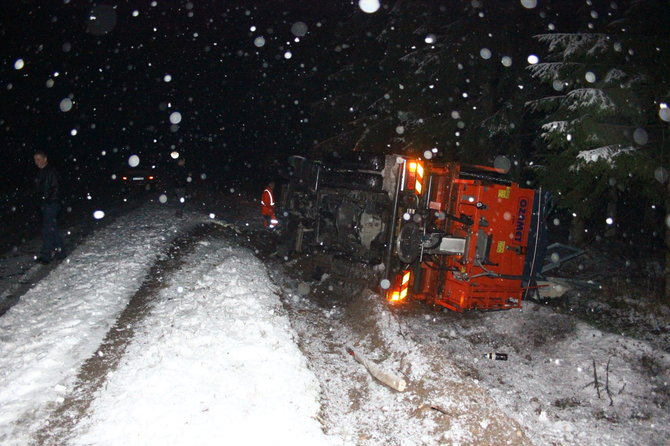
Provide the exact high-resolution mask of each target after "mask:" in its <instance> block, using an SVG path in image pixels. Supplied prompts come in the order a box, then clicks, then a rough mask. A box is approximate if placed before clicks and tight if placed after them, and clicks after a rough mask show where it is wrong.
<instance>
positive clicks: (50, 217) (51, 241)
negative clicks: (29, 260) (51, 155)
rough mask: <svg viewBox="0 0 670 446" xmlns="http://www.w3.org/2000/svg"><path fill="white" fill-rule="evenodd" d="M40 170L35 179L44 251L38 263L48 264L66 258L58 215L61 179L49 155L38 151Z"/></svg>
mask: <svg viewBox="0 0 670 446" xmlns="http://www.w3.org/2000/svg"><path fill="white" fill-rule="evenodd" d="M33 159H34V161H35V165H36V166H37V168H38V169H39V171H38V172H37V177H36V178H35V185H36V188H37V199H38V200H39V203H40V210H41V211H42V250H41V252H40V256H39V257H38V258H37V259H36V261H37V262H39V263H43V264H47V263H49V262H50V261H51V260H52V259H54V258H57V259H63V258H65V251H63V239H62V238H61V236H60V233H59V232H58V221H57V220H58V213H59V212H60V208H61V202H60V200H61V189H60V179H59V177H58V172H57V171H56V169H55V168H54V167H53V166H52V165H51V164H49V159H48V157H47V154H46V153H45V152H44V151H42V150H38V151H36V152H35V154H34V155H33Z"/></svg>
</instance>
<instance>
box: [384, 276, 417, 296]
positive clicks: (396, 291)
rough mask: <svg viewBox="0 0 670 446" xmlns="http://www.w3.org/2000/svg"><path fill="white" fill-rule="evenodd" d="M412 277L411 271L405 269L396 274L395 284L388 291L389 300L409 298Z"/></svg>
mask: <svg viewBox="0 0 670 446" xmlns="http://www.w3.org/2000/svg"><path fill="white" fill-rule="evenodd" d="M411 278H412V272H411V271H403V272H402V273H400V274H398V275H397V276H396V278H395V281H394V282H395V283H394V286H393V287H392V288H391V289H390V290H388V292H387V293H386V298H387V299H388V300H389V302H401V301H403V300H405V299H406V298H407V293H408V292H409V281H410V279H411Z"/></svg>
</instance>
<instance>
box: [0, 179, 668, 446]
mask: <svg viewBox="0 0 670 446" xmlns="http://www.w3.org/2000/svg"><path fill="white" fill-rule="evenodd" d="M219 198H221V197H219ZM228 198H230V199H229V200H221V201H220V202H214V201H212V202H210V203H208V204H207V205H202V206H201V207H200V209H199V210H196V208H197V206H194V207H192V208H191V211H190V212H188V213H187V215H186V217H185V218H183V219H176V218H175V217H174V215H173V213H174V210H173V209H172V208H170V207H169V205H161V204H159V203H158V202H148V203H147V204H146V205H144V206H142V207H140V208H138V209H136V210H132V211H131V212H130V213H128V214H127V215H125V216H121V217H118V218H115V219H113V221H111V222H110V223H109V224H107V225H106V226H104V227H101V228H100V229H98V230H97V231H96V232H94V233H92V234H91V235H89V236H88V237H87V238H85V239H84V240H83V241H82V242H81V243H80V244H79V245H78V246H77V247H76V249H74V251H73V252H71V253H70V255H69V256H68V259H67V260H66V261H64V262H62V263H60V264H59V265H57V266H56V267H54V268H53V269H52V270H51V271H50V272H49V274H48V275H47V276H46V277H44V278H42V279H41V280H40V281H39V283H38V284H37V285H36V286H35V287H33V288H32V289H30V290H29V291H27V292H26V293H25V294H24V295H23V296H21V299H20V300H19V302H18V303H17V304H16V305H15V306H13V307H12V308H11V309H10V310H9V311H8V312H7V313H6V314H5V315H3V316H2V317H0V342H1V344H0V443H1V444H3V445H24V444H34V443H37V444H57V445H61V444H71V445H99V444H100V445H118V444H129V445H133V444H138V445H139V444H145V445H161V446H162V445H191V444H222V443H224V444H228V443H230V444H250V445H255V444H277V445H282V444H290V445H296V444H309V445H316V444H337V445H438V444H462V445H465V444H472V445H475V444H512V445H518V444H538V445H553V444H565V445H581V444H602V445H650V444H658V445H661V444H668V442H670V423H669V421H670V419H669V418H670V414H669V411H668V408H669V405H670V391H669V390H668V389H669V387H668V380H670V376H669V375H668V374H669V370H670V367H669V366H670V357H669V356H668V354H667V353H666V352H665V351H663V350H662V349H661V348H659V347H657V346H654V345H652V344H651V343H648V342H645V341H641V340H638V339H634V338H631V337H628V336H623V335H620V334H616V333H608V332H603V331H601V330H598V329H596V328H594V327H592V326H590V325H588V324H586V323H585V322H582V321H580V320H578V319H577V318H576V317H574V316H572V315H570V314H565V313H559V312H557V311H556V309H554V308H551V307H547V306H543V305H539V304H535V303H531V302H528V303H526V304H525V305H524V308H523V309H522V310H520V311H516V310H515V311H501V312H488V313H486V312H471V313H465V314H456V313H452V312H446V311H435V310H433V309H430V308H428V307H427V306H425V305H423V304H420V303H412V304H410V305H406V306H403V307H399V308H395V307H389V306H387V305H386V304H385V303H384V302H383V301H382V300H381V299H380V298H379V296H376V295H375V294H374V293H372V292H371V291H369V290H365V289H364V288H363V287H359V286H356V285H351V284H347V283H346V282H343V281H341V280H340V279H338V278H337V277H335V276H330V275H328V274H326V275H322V276H321V277H314V275H309V274H301V273H302V272H303V271H305V270H306V268H307V264H308V263H309V258H308V259H293V260H287V259H282V258H277V256H268V254H269V253H270V252H271V251H272V249H270V247H269V246H268V244H269V243H270V241H271V238H268V237H267V234H264V233H263V232H262V229H260V228H259V225H258V221H257V218H258V216H257V215H256V214H257V212H256V211H257V209H256V206H255V204H254V201H253V199H248V200H247V199H244V198H243V197H241V196H239V195H237V194H235V193H234V192H233V191H232V190H231V195H230V197H228ZM210 212H213V213H214V214H216V219H211V218H210V216H209V214H210ZM5 260H6V259H5ZM3 261H4V260H3ZM33 268H42V267H37V266H35V267H33ZM361 290H362V292H360V291H361ZM661 323H662V322H661ZM665 323H667V321H665ZM346 347H352V348H354V349H355V350H356V351H357V352H358V353H360V354H362V355H364V356H365V357H367V358H368V359H369V360H372V361H373V362H375V363H377V364H378V365H379V366H380V367H381V368H382V369H383V370H385V371H387V372H389V373H392V374H396V375H398V376H401V377H403V378H404V379H406V380H407V382H408V388H407V390H406V391H404V392H402V393H400V392H396V391H394V390H392V389H390V388H388V387H386V386H384V385H382V384H381V383H379V382H378V381H376V380H375V379H374V378H373V377H371V375H370V374H369V373H368V372H367V371H366V370H365V368H363V366H362V365H361V364H359V363H358V362H356V361H355V360H354V359H353V358H352V357H351V356H349V355H348V354H347V353H346ZM495 351H499V352H505V353H507V354H508V355H509V359H508V360H507V361H493V360H488V359H484V358H483V355H484V354H485V353H489V352H495ZM608 362H609V367H608V366H607V364H608ZM593 364H595V367H596V372H597V374H598V382H599V388H598V389H596V388H595V386H594V385H593V383H592V382H593V381H594V375H593ZM606 386H607V387H606ZM598 390H600V397H599V396H598ZM608 391H609V393H608Z"/></svg>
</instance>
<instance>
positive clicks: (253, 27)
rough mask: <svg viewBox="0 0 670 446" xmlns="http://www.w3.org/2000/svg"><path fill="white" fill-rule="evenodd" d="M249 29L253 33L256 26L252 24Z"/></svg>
mask: <svg viewBox="0 0 670 446" xmlns="http://www.w3.org/2000/svg"><path fill="white" fill-rule="evenodd" d="M249 31H251V32H252V33H255V32H256V27H255V26H253V25H252V26H251V28H249Z"/></svg>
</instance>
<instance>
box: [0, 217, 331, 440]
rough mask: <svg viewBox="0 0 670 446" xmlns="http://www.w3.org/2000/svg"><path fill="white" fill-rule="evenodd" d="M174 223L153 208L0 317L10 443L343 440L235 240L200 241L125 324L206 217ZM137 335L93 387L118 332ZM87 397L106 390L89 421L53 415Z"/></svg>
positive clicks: (0, 379) (4, 419)
mask: <svg viewBox="0 0 670 446" xmlns="http://www.w3.org/2000/svg"><path fill="white" fill-rule="evenodd" d="M172 213H173V211H172V210H170V209H169V208H168V207H165V206H160V205H157V204H148V205H147V206H145V207H143V208H141V209H139V210H138V211H135V212H133V213H131V214H130V215H127V216H125V217H122V218H120V219H119V220H118V221H117V222H115V223H114V224H112V225H109V226H107V227H106V228H104V229H103V230H101V231H99V232H98V233H97V234H95V235H93V236H92V237H90V238H89V239H88V240H86V241H85V242H84V243H82V244H81V245H80V246H79V247H78V248H77V249H76V250H75V251H74V252H73V253H72V254H71V255H70V256H69V257H68V259H67V261H65V262H63V263H61V264H60V265H59V266H58V267H57V268H55V269H54V270H53V271H52V272H51V274H50V275H49V276H48V277H46V278H45V279H43V280H42V281H41V282H40V283H39V284H38V285H37V286H36V287H34V288H33V289H32V290H30V291H29V292H27V293H26V294H25V295H24V296H23V297H22V298H21V300H20V302H19V303H18V304H17V305H15V306H14V307H12V308H11V309H10V310H9V311H8V312H7V313H6V314H5V315H4V316H3V317H2V318H1V319H0V330H2V334H1V336H2V344H1V351H0V370H2V374H1V375H0V407H2V409H1V410H0V442H1V443H2V444H3V445H11V444H16V445H25V444H31V443H33V442H35V441H37V442H43V443H46V444H64V443H65V442H66V441H67V442H68V443H69V444H95V445H98V444H107V445H114V444H156V445H169V444H221V441H222V439H225V441H226V442H229V441H230V442H231V443H234V444H243V443H246V444H261V443H268V442H269V443H272V444H289V443H290V442H292V441H297V442H298V444H330V440H329V438H328V437H327V436H326V435H324V434H323V432H322V431H321V427H320V424H319V423H318V422H317V421H316V415H317V413H318V411H319V401H318V399H319V385H318V382H317V381H316V379H315V377H314V375H313V374H312V372H310V370H309V369H308V368H307V364H306V362H305V359H304V357H303V355H302V354H301V352H300V350H299V349H298V348H297V346H296V343H295V339H294V336H295V335H294V332H293V331H292V329H291V326H290V323H289V321H288V319H287V317H286V315H285V314H284V312H283V310H282V307H281V304H280V302H279V299H278V297H277V295H276V293H275V290H274V289H273V287H272V285H271V283H270V281H269V279H268V277H267V274H266V272H265V268H264V266H263V264H262V263H261V262H260V261H259V260H258V259H256V258H255V257H254V256H253V255H252V254H251V253H250V252H249V251H248V250H246V249H243V248H240V247H239V246H236V244H235V241H234V240H226V239H221V238H217V237H203V238H202V239H200V240H197V241H196V242H195V243H196V246H195V248H194V249H193V252H191V253H190V254H188V255H186V256H184V258H183V259H180V262H182V261H183V264H182V265H180V266H179V267H178V268H177V269H176V270H175V271H173V272H172V273H171V274H170V275H169V276H166V277H163V278H162V279H161V282H163V285H164V287H163V288H162V289H159V290H156V291H155V292H154V293H153V295H151V296H150V297H149V298H145V300H146V302H145V303H146V305H148V306H149V307H150V308H149V310H148V312H147V314H146V316H144V317H143V318H140V319H137V320H135V325H136V326H132V327H130V326H128V327H125V326H124V327H119V326H116V325H115V320H116V319H117V317H119V315H120V314H121V313H122V311H123V310H124V308H126V306H127V305H128V304H129V302H131V300H132V297H133V295H134V293H136V292H137V290H138V289H141V288H142V282H143V280H145V276H146V275H147V273H148V272H149V271H150V270H151V267H152V265H153V264H154V262H155V261H156V260H157V259H159V258H160V257H161V255H165V254H166V252H167V251H166V250H167V248H168V247H169V245H170V243H171V241H172V240H173V239H174V238H175V236H176V234H178V233H181V232H183V231H186V230H187V229H188V228H189V227H190V226H193V225H195V224H197V223H198V221H199V220H204V219H199V218H198V217H197V216H191V218H190V219H185V220H176V219H175V218H174V217H173V215H172ZM172 255H175V254H174V253H173V254H172ZM124 329H129V330H130V329H132V330H133V332H134V335H133V337H132V339H131V340H130V341H129V345H127V347H126V348H125V349H121V351H122V352H123V350H125V352H123V358H122V360H121V361H120V363H119V364H118V367H116V368H114V369H110V370H107V371H105V373H103V375H102V376H103V377H104V378H103V381H104V383H103V384H102V385H101V386H99V387H98V388H96V387H95V386H87V385H86V384H85V383H81V382H79V381H82V380H86V379H90V378H88V377H87V376H85V375H83V374H81V373H78V371H79V370H80V368H81V367H82V365H83V364H84V363H85V361H87V360H89V361H90V358H95V357H96V355H102V352H103V350H98V347H99V346H100V345H101V344H102V343H103V339H104V338H105V335H106V334H107V333H108V332H109V331H110V330H112V331H113V330H124ZM96 351H98V353H96ZM103 364H104V362H103ZM73 389H92V390H94V393H93V394H92V395H84V396H83V398H84V399H85V398H86V397H88V398H90V399H91V400H92V402H91V403H90V406H88V408H87V410H86V413H85V414H74V413H69V412H63V415H62V416H59V415H53V414H54V413H55V414H58V413H59V411H58V407H59V405H62V404H65V403H66V402H67V401H69V400H72V399H77V398H78V399H81V398H82V395H76V396H74V397H73V396H72V392H73ZM73 416H78V417H80V418H81V419H80V420H79V422H78V423H77V424H76V425H75V426H74V428H73V429H71V430H70V431H65V432H63V431H62V429H59V426H58V425H59V424H62V423H65V422H68V418H71V417H73ZM52 428H53V432H56V434H53V432H52Z"/></svg>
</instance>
